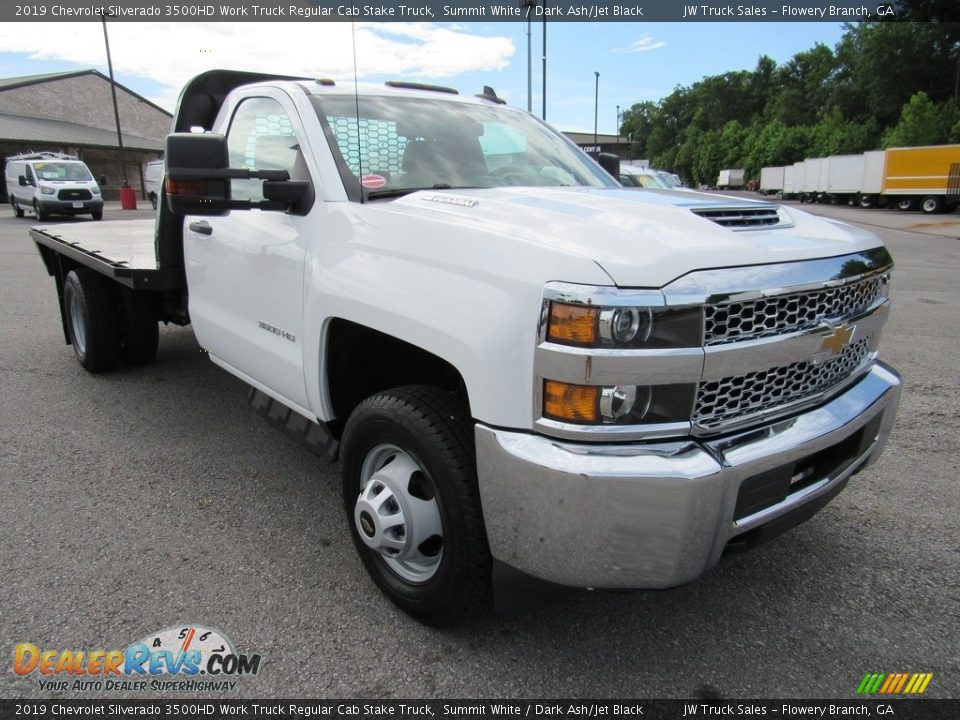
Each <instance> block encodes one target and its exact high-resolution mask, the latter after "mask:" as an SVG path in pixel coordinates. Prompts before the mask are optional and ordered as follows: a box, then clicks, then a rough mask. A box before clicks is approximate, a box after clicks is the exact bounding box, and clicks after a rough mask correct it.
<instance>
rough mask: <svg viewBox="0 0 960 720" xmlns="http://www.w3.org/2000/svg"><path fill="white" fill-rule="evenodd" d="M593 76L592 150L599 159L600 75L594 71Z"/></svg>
mask: <svg viewBox="0 0 960 720" xmlns="http://www.w3.org/2000/svg"><path fill="white" fill-rule="evenodd" d="M593 74H594V76H595V77H596V80H595V81H594V89H593V149H594V152H596V153H597V157H600V143H599V142H597V119H598V118H599V117H600V115H599V112H600V73H598V72H597V71H596V70H594V71H593Z"/></svg>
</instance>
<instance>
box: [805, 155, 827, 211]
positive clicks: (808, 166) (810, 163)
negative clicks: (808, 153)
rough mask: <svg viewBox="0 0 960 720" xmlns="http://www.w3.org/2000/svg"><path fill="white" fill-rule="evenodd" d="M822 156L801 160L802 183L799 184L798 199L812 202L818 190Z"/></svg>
mask: <svg viewBox="0 0 960 720" xmlns="http://www.w3.org/2000/svg"><path fill="white" fill-rule="evenodd" d="M822 164H823V158H807V159H806V160H804V161H803V185H801V186H800V201H801V202H808V201H810V202H812V201H813V200H816V198H817V194H818V193H819V192H820V165H822Z"/></svg>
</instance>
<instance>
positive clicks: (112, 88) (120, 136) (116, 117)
mask: <svg viewBox="0 0 960 720" xmlns="http://www.w3.org/2000/svg"><path fill="white" fill-rule="evenodd" d="M100 20H101V21H102V22H103V44H104V46H106V48H107V70H109V71H110V94H111V95H112V96H113V117H114V120H116V123H117V147H119V148H120V174H121V175H122V176H123V187H125V188H126V187H130V181H129V180H128V179H127V163H126V159H125V157H124V153H123V134H122V133H121V132H120V109H119V108H118V107H117V83H116V82H115V81H114V79H113V60H112V59H111V57H110V38H109V37H108V36H107V16H106V15H102V16H101V17H100Z"/></svg>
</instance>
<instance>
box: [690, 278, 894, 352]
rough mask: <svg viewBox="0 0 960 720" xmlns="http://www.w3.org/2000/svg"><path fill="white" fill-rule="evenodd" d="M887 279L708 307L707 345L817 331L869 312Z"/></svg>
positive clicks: (705, 325)
mask: <svg viewBox="0 0 960 720" xmlns="http://www.w3.org/2000/svg"><path fill="white" fill-rule="evenodd" d="M884 283H885V278H884V277H882V276H877V277H872V278H868V279H866V280H861V281H860V282H857V283H851V284H850V285H843V286H841V287H833V288H823V289H821V290H814V291H811V292H805V293H794V294H791V295H779V296H777V297H770V298H763V299H761V300H749V301H745V302H728V303H721V304H717V305H707V306H706V307H705V308H704V310H705V320H706V322H705V324H704V345H722V344H723V343H729V342H737V341H740V340H754V339H756V338H762V337H768V336H771V335H783V334H785V333H790V332H796V331H798V330H806V329H809V328H812V327H816V326H817V325H819V324H820V322H822V321H823V320H824V319H832V318H838V317H845V316H848V315H852V314H855V313H857V312H860V311H863V310H866V309H867V308H868V307H870V305H872V304H873V303H874V301H876V300H877V298H878V297H880V295H881V293H882V292H883V286H884Z"/></svg>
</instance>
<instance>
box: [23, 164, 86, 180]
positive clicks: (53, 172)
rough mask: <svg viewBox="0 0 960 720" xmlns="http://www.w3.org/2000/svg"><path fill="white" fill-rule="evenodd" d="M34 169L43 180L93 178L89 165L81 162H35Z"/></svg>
mask: <svg viewBox="0 0 960 720" xmlns="http://www.w3.org/2000/svg"><path fill="white" fill-rule="evenodd" d="M33 170H34V172H36V173H37V177H38V178H40V179H41V180H93V178H92V177H91V176H90V171H89V170H87V166H86V165H84V164H83V163H79V162H42V163H34V164H33Z"/></svg>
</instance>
